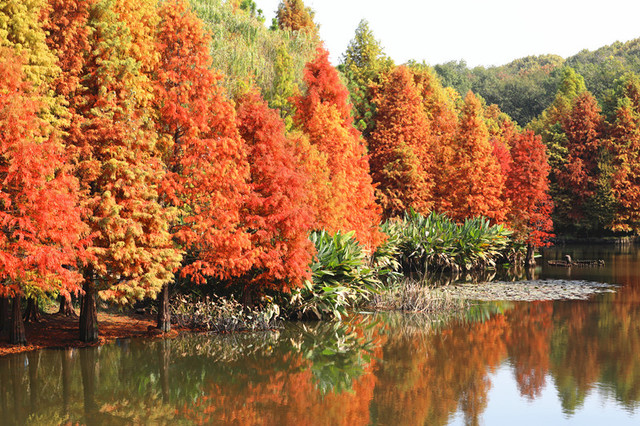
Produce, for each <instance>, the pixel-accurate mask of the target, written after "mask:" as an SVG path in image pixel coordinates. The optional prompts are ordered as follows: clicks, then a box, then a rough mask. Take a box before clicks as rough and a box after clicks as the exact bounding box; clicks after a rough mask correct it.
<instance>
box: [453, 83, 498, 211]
mask: <svg viewBox="0 0 640 426" xmlns="http://www.w3.org/2000/svg"><path fill="white" fill-rule="evenodd" d="M454 151H455V152H454V154H453V157H452V161H451V163H450V164H449V170H450V176H451V177H452V179H450V180H449V185H448V188H447V189H446V194H445V197H447V198H449V199H450V200H451V202H450V207H449V210H448V211H447V213H448V214H449V215H450V217H452V218H453V219H456V220H464V219H465V218H468V217H474V216H480V215H482V216H486V217H488V218H489V219H491V220H492V221H493V222H501V221H503V220H504V218H505V212H504V209H503V203H502V200H501V197H502V190H503V187H504V181H505V176H504V175H503V174H502V171H501V168H500V164H498V161H497V159H496V157H495V156H494V155H493V147H492V146H491V143H490V142H489V132H488V130H487V127H486V125H485V123H484V120H483V110H482V105H481V104H480V101H479V100H478V98H476V96H475V95H474V94H473V93H472V92H469V93H468V94H467V96H466V97H465V99H464V105H463V107H462V111H461V115H460V122H459V126H458V131H457V134H456V136H455V139H454Z"/></svg>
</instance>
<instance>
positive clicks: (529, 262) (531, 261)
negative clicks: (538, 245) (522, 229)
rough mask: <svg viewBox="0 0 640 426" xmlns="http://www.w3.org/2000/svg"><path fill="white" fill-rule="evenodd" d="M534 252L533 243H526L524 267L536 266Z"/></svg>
mask: <svg viewBox="0 0 640 426" xmlns="http://www.w3.org/2000/svg"><path fill="white" fill-rule="evenodd" d="M535 254H536V249H535V247H534V246H533V244H531V243H528V244H527V255H526V256H525V258H524V266H526V267H531V266H536V259H535Z"/></svg>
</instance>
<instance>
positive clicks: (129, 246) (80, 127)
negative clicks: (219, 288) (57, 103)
mask: <svg viewBox="0 0 640 426" xmlns="http://www.w3.org/2000/svg"><path fill="white" fill-rule="evenodd" d="M53 5H54V8H53V9H54V13H53V14H52V15H51V16H52V17H56V16H57V17H58V18H59V19H60V21H59V22H52V23H51V25H53V26H63V25H64V23H65V22H66V21H65V20H66V19H67V15H66V14H56V13H55V5H56V3H53ZM57 5H58V6H60V7H68V8H69V10H76V8H77V9H79V10H81V9H82V8H86V7H88V14H84V15H82V14H81V16H80V19H86V25H87V26H88V28H89V31H88V32H84V31H77V32H76V35H77V37H78V38H79V40H76V41H75V45H78V46H83V49H84V50H79V51H76V52H75V54H76V55H77V56H76V59H75V60H71V61H62V60H61V61H60V65H61V66H63V67H64V68H65V69H63V73H64V74H65V75H66V76H67V77H68V78H73V79H74V81H75V82H76V84H75V87H74V84H73V82H71V81H68V82H67V85H68V86H69V87H68V88H67V89H66V90H68V91H69V93H68V95H67V98H68V99H69V106H70V108H71V109H72V110H73V111H74V115H73V116H72V117H71V118H72V122H71V123H70V125H69V126H68V128H67V129H66V131H67V133H68V137H67V138H66V140H67V143H68V145H69V151H70V152H71V154H72V155H73V161H74V162H75V164H76V166H77V167H76V170H77V172H76V173H77V176H78V179H79V181H80V189H81V192H80V193H81V195H82V206H83V207H84V209H85V212H86V215H85V217H84V221H85V223H86V224H87V225H88V226H89V227H90V230H91V234H92V236H93V237H94V238H93V242H92V245H91V246H90V247H89V248H88V253H89V255H90V257H89V259H88V261H87V262H86V263H85V264H84V266H83V267H82V271H81V272H82V274H83V276H84V284H83V291H84V297H83V304H82V307H81V313H80V339H81V340H83V341H93V340H96V339H97V337H98V325H97V317H96V299H95V297H96V292H97V291H99V290H102V296H103V297H105V298H108V299H111V300H114V301H116V302H118V303H128V302H130V301H132V300H136V299H141V298H143V297H146V296H155V295H156V294H157V292H158V291H159V290H160V289H161V287H162V285H163V284H164V283H166V282H169V281H171V280H172V279H173V271H174V270H175V269H176V268H177V266H178V265H179V263H180V259H181V256H180V253H179V252H178V251H177V250H176V248H175V247H174V245H173V243H172V241H171V236H170V234H169V232H168V226H169V224H170V223H171V222H172V221H173V220H174V218H175V215H174V213H173V211H172V210H171V209H170V208H167V207H166V206H163V205H162V204H161V203H160V202H159V198H158V197H159V194H158V189H159V184H160V181H161V179H162V177H163V174H164V168H163V165H162V162H161V158H160V155H159V154H160V153H159V146H158V138H157V134H156V131H155V129H154V128H153V127H152V126H151V123H152V120H151V116H150V115H149V112H150V108H149V107H150V102H151V99H152V94H153V91H152V86H151V84H150V79H149V78H148V73H149V71H150V69H151V68H152V67H153V66H154V61H155V60H156V58H157V54H156V53H155V51H154V48H153V46H152V43H151V41H152V40H153V39H152V36H153V29H154V26H155V25H154V20H155V19H157V18H156V11H155V7H154V6H153V3H152V2H143V3H140V2H137V3H136V4H135V7H134V4H133V3H132V2H131V1H128V0H118V1H95V2H91V3H90V4H89V5H87V3H86V2H84V1H82V0H78V1H76V2H66V3H65V2H58V3H57ZM150 44H151V46H150ZM64 54H67V55H72V54H73V53H72V52H71V51H69V50H66V51H65V50H60V55H61V56H60V58H62V57H63V55H64ZM65 64H66V65H65ZM80 64H81V65H80ZM63 86H64V84H59V85H58V87H59V88H60V87H63Z"/></svg>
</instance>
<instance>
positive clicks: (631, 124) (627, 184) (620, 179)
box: [610, 75, 640, 233]
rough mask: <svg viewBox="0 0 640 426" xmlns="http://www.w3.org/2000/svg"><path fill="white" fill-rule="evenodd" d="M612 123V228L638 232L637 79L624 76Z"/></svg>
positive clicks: (639, 91) (639, 139) (639, 118)
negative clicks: (613, 200)
mask: <svg viewBox="0 0 640 426" xmlns="http://www.w3.org/2000/svg"><path fill="white" fill-rule="evenodd" d="M619 91H620V97H619V101H618V107H617V109H616V110H615V116H614V121H613V123H612V124H611V126H610V127H611V129H610V133H611V140H610V153H611V175H612V176H611V192H612V194H613V197H614V199H615V202H614V208H613V218H612V223H611V229H612V230H614V231H624V232H635V233H638V232H639V231H640V78H638V77H637V76H635V75H628V76H626V77H625V78H624V79H623V80H622V81H621V84H620V88H619Z"/></svg>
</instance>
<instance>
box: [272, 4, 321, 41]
mask: <svg viewBox="0 0 640 426" xmlns="http://www.w3.org/2000/svg"><path fill="white" fill-rule="evenodd" d="M276 18H277V22H278V27H279V28H280V29H281V30H289V31H306V32H311V33H315V32H317V28H316V24H315V23H314V22H313V11H312V10H311V9H309V8H308V7H306V6H305V5H304V2H303V1H302V0H282V1H281V2H280V4H279V5H278V10H277V11H276Z"/></svg>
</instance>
